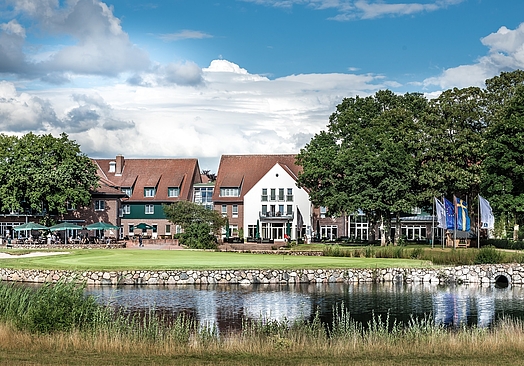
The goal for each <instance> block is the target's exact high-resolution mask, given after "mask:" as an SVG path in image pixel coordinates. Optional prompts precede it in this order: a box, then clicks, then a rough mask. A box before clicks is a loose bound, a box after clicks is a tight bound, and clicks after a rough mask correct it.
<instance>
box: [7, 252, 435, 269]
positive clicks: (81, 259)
mask: <svg viewBox="0 0 524 366" xmlns="http://www.w3.org/2000/svg"><path fill="white" fill-rule="evenodd" d="M68 252H69V254H64V255H54V256H47V257H29V258H9V259H0V268H18V269H62V270H100V271H102V270H105V271H108V270H115V271H122V270H168V269H186V270H191V269H193V270H204V269H208V270H211V269H215V270H217V269H330V268H391V267H409V268H411V267H416V268H420V267H428V266H430V265H431V264H430V263H429V262H427V261H421V260H411V259H390V258H347V257H314V256H292V255H275V254H251V253H232V252H213V251H197V250H139V249H137V250H133V249H115V250H106V249H79V250H69V251H68Z"/></svg>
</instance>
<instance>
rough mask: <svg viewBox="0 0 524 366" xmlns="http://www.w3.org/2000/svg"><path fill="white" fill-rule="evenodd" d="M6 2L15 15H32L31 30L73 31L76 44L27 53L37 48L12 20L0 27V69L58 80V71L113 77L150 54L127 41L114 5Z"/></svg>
mask: <svg viewBox="0 0 524 366" xmlns="http://www.w3.org/2000/svg"><path fill="white" fill-rule="evenodd" d="M10 3H11V4H12V6H13V8H14V13H15V14H19V15H20V16H21V17H28V18H30V19H31V20H33V21H34V22H35V29H38V30H39V31H40V32H43V34H48V35H49V34H53V35H58V36H71V37H72V38H73V39H74V40H75V43H74V44H73V45H63V46H62V47H61V48H59V49H57V50H53V52H49V51H48V50H46V51H45V52H46V53H45V54H44V55H39V54H25V53H24V52H27V49H31V48H34V49H39V47H26V46H29V45H26V43H25V31H24V29H23V28H22V26H21V25H20V24H18V23H17V22H16V21H14V20H12V21H10V22H9V23H7V24H4V25H3V26H2V27H1V28H0V29H1V30H2V32H0V51H2V55H4V57H2V59H3V61H0V73H12V74H18V76H21V77H28V78H35V77H41V78H43V79H44V80H55V82H56V80H57V78H56V76H57V75H58V74H63V73H64V72H71V73H76V74H95V75H111V76H116V75H118V74H120V73H122V72H126V71H144V70H147V69H148V68H149V66H150V61H149V57H148V55H147V54H146V53H145V52H144V51H142V50H141V49H139V48H138V47H136V46H135V45H133V44H132V43H131V42H130V40H129V37H128V35H127V33H125V32H124V31H123V30H122V28H121V26H120V21H119V19H117V18H116V17H115V16H114V15H113V12H112V9H111V8H109V7H108V6H107V5H106V4H104V3H102V2H100V1H97V0H73V1H68V2H66V3H65V5H64V7H60V3H59V2H58V1H52V0H48V1H43V0H42V1H41V0H24V1H10ZM30 60H32V61H30ZM37 60H38V61H37ZM66 80H67V78H63V79H62V81H66Z"/></svg>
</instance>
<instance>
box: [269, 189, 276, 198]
mask: <svg viewBox="0 0 524 366" xmlns="http://www.w3.org/2000/svg"><path fill="white" fill-rule="evenodd" d="M269 199H270V200H271V201H276V199H277V194H276V189H275V188H271V197H270V198H269Z"/></svg>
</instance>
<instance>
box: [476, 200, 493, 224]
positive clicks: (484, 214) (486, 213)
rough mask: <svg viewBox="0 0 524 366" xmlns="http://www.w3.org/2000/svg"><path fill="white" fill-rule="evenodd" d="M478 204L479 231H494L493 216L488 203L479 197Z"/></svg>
mask: <svg viewBox="0 0 524 366" xmlns="http://www.w3.org/2000/svg"><path fill="white" fill-rule="evenodd" d="M479 202H480V228H481V229H494V228H495V216H493V211H492V210H491V206H490V205H489V202H488V201H487V200H486V199H484V198H482V197H480V196H479Z"/></svg>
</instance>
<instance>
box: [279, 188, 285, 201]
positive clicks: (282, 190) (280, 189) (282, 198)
mask: <svg viewBox="0 0 524 366" xmlns="http://www.w3.org/2000/svg"><path fill="white" fill-rule="evenodd" d="M278 200H279V201H283V200H284V188H279V189H278Z"/></svg>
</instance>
